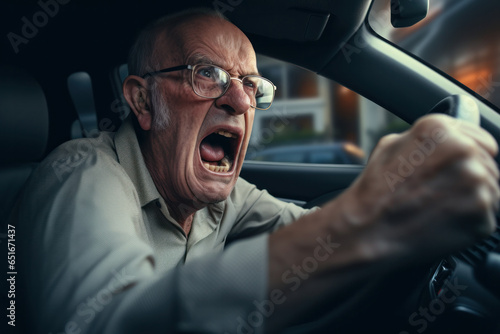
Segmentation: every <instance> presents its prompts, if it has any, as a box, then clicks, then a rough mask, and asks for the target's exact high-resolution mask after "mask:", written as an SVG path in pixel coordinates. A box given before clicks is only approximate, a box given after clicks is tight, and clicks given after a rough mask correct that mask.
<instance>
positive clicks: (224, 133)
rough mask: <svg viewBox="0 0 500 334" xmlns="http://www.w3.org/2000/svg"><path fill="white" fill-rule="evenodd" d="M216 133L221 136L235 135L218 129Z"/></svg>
mask: <svg viewBox="0 0 500 334" xmlns="http://www.w3.org/2000/svg"><path fill="white" fill-rule="evenodd" d="M216 133H217V134H218V135H221V136H224V137H227V138H236V135H233V134H232V133H230V132H227V131H224V130H219V131H217V132H216Z"/></svg>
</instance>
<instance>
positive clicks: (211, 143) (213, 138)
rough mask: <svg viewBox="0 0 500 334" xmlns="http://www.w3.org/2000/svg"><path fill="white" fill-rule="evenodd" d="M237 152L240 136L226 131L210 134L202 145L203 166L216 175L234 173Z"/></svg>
mask: <svg viewBox="0 0 500 334" xmlns="http://www.w3.org/2000/svg"><path fill="white" fill-rule="evenodd" d="M237 151H238V136H237V135H236V134H234V133H231V132H228V131H225V130H218V131H215V132H213V133H211V134H209V135H208V136H206V137H205V138H204V139H203V140H202V141H201V143H200V157H201V161H202V164H203V166H204V167H205V168H206V169H208V170H209V171H212V172H216V173H228V172H230V171H232V167H233V164H234V160H235V158H236V153H237Z"/></svg>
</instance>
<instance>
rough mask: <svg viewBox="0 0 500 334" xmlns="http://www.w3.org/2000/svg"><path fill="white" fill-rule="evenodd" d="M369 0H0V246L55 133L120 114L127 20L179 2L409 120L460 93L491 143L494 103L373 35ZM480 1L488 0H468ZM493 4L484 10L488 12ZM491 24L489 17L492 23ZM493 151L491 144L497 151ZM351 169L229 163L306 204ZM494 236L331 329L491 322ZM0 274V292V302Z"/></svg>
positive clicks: (454, 327)
mask: <svg viewBox="0 0 500 334" xmlns="http://www.w3.org/2000/svg"><path fill="white" fill-rule="evenodd" d="M430 1H431V2H432V1H433V0H430ZM463 1H464V2H467V1H468V0H463ZM374 2H376V1H372V0H326V1H323V0H314V1H311V0H293V1H290V0H273V1H265V0H251V1H250V0H184V1H175V2H172V1H163V2H160V1H148V0H145V1H135V2H129V1H116V0H113V1H108V2H98V1H77V0H74V1H69V0H67V1H62V0H45V1H44V0H40V1H13V0H12V1H7V2H4V3H3V5H2V10H1V14H0V17H1V19H0V29H1V34H2V36H3V37H2V42H1V52H0V128H1V130H0V137H1V139H2V140H1V142H2V144H1V145H0V189H1V191H0V223H1V226H2V227H1V230H0V243H1V245H2V249H4V251H5V249H6V248H5V247H6V240H7V239H6V237H7V232H6V230H7V219H8V217H9V213H10V211H11V210H12V208H13V207H14V205H15V202H16V200H17V198H18V196H19V194H20V192H21V191H22V188H23V185H24V183H25V182H26V180H27V179H28V178H29V175H30V173H31V172H32V171H33V170H34V168H36V166H37V163H38V162H39V161H41V159H43V158H44V157H45V156H46V155H47V154H48V153H49V152H50V151H51V150H53V149H54V148H55V147H57V146H58V145H60V144H61V143H63V142H65V141H67V140H70V139H72V138H78V137H89V136H93V135H95V134H97V133H98V132H99V131H116V129H117V128H118V127H119V126H120V124H121V122H122V121H123V119H124V117H125V115H126V114H127V112H128V107H127V105H126V102H125V100H124V98H123V95H122V93H121V82H122V80H123V78H124V77H125V76H126V74H127V69H126V66H125V65H124V64H125V63H126V62H127V55H128V50H129V48H130V46H131V44H132V43H133V41H134V38H135V36H136V35H137V33H138V31H139V30H140V29H141V28H142V27H144V26H145V25H146V24H147V23H148V22H150V21H152V20H154V19H156V18H158V17H160V16H162V15H166V14H168V13H173V12H176V11H180V10H184V9H187V8H191V7H207V8H212V9H215V10H219V11H221V12H222V13H223V14H224V15H225V16H227V17H228V18H229V19H230V20H231V21H232V22H233V23H234V24H236V25H237V26H238V27H239V28H240V29H242V30H243V31H244V32H245V33H246V34H247V36H248V37H249V38H250V40H251V42H252V44H253V45H254V48H255V50H256V52H257V53H259V54H261V55H264V56H267V57H272V58H275V59H279V60H281V61H284V62H287V63H290V64H294V65H297V66H299V67H301V68H303V69H306V70H308V71H311V72H314V73H317V74H319V75H320V76H322V77H324V78H327V79H329V80H334V81H335V82H337V83H339V84H342V85H343V86H345V87H348V88H349V89H350V90H352V91H355V92H356V93H358V94H360V95H362V96H363V97H364V98H366V99H368V100H371V101H372V102H374V103H375V104H377V105H379V106H380V107H382V108H384V109H386V110H388V111H390V112H391V113H393V114H395V115H397V116H398V117H400V118H401V119H403V120H404V121H406V122H408V123H410V124H412V123H414V122H415V121H416V120H417V119H418V118H419V117H421V116H423V115H426V114H427V113H429V112H444V113H448V114H451V115H453V112H454V111H457V110H459V109H460V108H462V107H463V105H464V104H467V103H471V102H470V101H472V104H474V106H475V108H477V112H478V114H479V115H480V125H481V126H482V127H483V128H484V129H486V130H487V131H488V132H490V133H491V134H492V135H493V136H494V137H495V139H496V140H497V142H499V143H500V114H499V109H498V107H497V106H495V105H494V104H493V103H491V102H490V101H488V100H487V99H485V98H483V97H481V96H480V95H479V94H477V93H476V92H474V91H473V90H471V89H469V88H468V87H466V86H465V85H463V84H461V83H459V82H458V81H456V80H455V79H454V78H452V77H451V76H449V75H447V74H445V73H444V72H442V71H440V70H439V69H437V68H436V67H434V66H433V65H431V64H429V63H427V62H425V61H423V60H421V59H419V58H418V57H417V56H415V55H413V54H411V53H409V52H408V51H405V50H404V49H402V48H401V47H399V46H397V45H395V44H394V43H392V42H390V41H388V40H386V39H384V38H382V37H381V36H380V35H379V34H377V33H376V32H375V31H374V30H373V28H372V27H371V26H370V23H369V22H368V15H369V12H370V9H371V8H372V6H373V5H374ZM385 2H386V5H387V6H389V5H390V4H391V3H393V4H394V3H398V4H399V8H400V11H399V12H398V11H395V12H394V13H393V17H392V20H393V25H396V26H397V25H401V26H408V25H409V26H411V25H412V24H414V23H416V22H418V21H420V20H421V19H422V18H424V17H425V16H426V14H427V12H426V10H427V7H428V1H420V0H418V1H417V0H406V1H405V0H399V1H395V0H393V1H389V0H387V1H385ZM469 2H470V1H469ZM479 2H481V3H487V2H488V1H482V0H481V1H478V2H476V3H479ZM489 3H490V5H491V6H494V5H493V4H491V3H493V2H489ZM419 6H420V7H419ZM485 6H489V5H488V4H485ZM497 7H498V6H497ZM497 7H495V8H496V9H495V10H496V12H495V11H493V10H492V12H493V13H498V9H497ZM405 8H406V11H405ZM495 28H496V29H499V28H498V27H497V26H496V27H491V29H495ZM497 43H498V42H497ZM278 89H279V88H278ZM454 116H455V117H459V118H460V117H465V116H461V115H456V114H455V115H454ZM499 159H500V158H499V157H498V156H497V157H496V161H497V163H499V162H500V161H499ZM363 168H364V166H363V165H362V164H358V165H351V164H345V165H340V164H338V165H330V164H328V165H319V164H300V163H282V162H262V161H251V160H247V161H246V162H245V164H244V166H243V169H242V172H241V176H242V177H243V178H245V179H246V180H248V181H249V182H252V183H254V184H255V185H257V187H259V188H261V189H267V190H268V191H269V192H270V193H271V194H272V195H274V196H276V197H278V198H281V199H284V200H288V201H293V202H295V203H298V204H299V205H303V206H304V207H307V208H311V207H314V206H320V205H322V204H324V203H325V202H327V201H328V200H330V199H333V198H334V197H335V196H337V195H339V194H340V193H342V191H343V190H345V189H346V188H348V187H349V185H350V184H351V183H352V182H353V181H354V180H355V179H356V177H357V176H358V175H359V174H360V173H362V171H363ZM290 180H293V182H291V181H290ZM497 219H498V215H497ZM499 245H500V231H499V229H498V227H497V230H496V232H495V233H494V234H493V235H492V236H491V237H490V238H488V239H485V240H484V241H482V242H480V243H478V244H477V245H476V246H474V247H471V248H470V249H467V250H465V251H463V252H461V253H459V254H455V255H453V256H450V257H448V258H445V259H443V260H442V261H440V262H439V263H436V264H435V265H434V266H433V267H432V268H415V270H416V272H418V274H415V273H414V272H412V273H404V274H402V275H401V277H398V279H397V280H395V281H391V282H387V284H392V285H393V286H394V291H395V295H394V296H380V295H376V296H373V299H374V301H373V305H369V306H366V307H365V309H363V310H360V314H357V315H352V316H350V317H346V323H345V324H343V325H342V326H344V327H342V326H339V331H341V330H344V331H345V332H360V331H367V330H371V331H373V332H376V333H393V332H394V333H422V332H424V331H425V332H426V333H466V332H467V333H468V332H474V333H500V319H499V317H498V314H500V288H499V286H500V285H499V284H498V282H500V255H498V251H499V250H500V248H499ZM456 280H458V281H459V282H461V284H463V285H466V286H467V289H466V290H464V291H463V292H461V293H460V295H459V296H457V298H455V299H454V300H453V301H452V302H449V303H446V304H445V305H444V304H443V306H442V310H441V309H439V312H435V314H434V315H433V316H432V318H430V317H429V318H425V317H423V316H421V315H418V313H415V312H418V310H419V309H420V308H422V307H427V308H429V307H430V306H429V305H431V306H432V305H434V307H437V306H436V305H438V304H436V303H433V301H436V300H439V296H440V292H441V290H442V289H443V287H444V286H445V284H449V282H453V281H456ZM4 284H5V282H2V286H1V288H2V301H3V302H5V303H7V296H6V294H5V293H4V291H6V289H7V288H6V287H4ZM402 290H406V291H405V293H401V291H402ZM2 305H3V304H2ZM438 306H439V307H441V304H439V305H438ZM431 310H432V308H431ZM438 313H439V314H438ZM363 314H366V319H368V321H365V322H363V323H359V319H358V318H357V317H358V316H362V315H363ZM415 314H417V316H415ZM430 319H432V320H430ZM329 325H330V324H328V325H326V324H325V323H323V322H321V323H314V324H307V325H305V326H299V327H297V328H296V329H292V330H291V331H290V332H291V333H295V332H297V333H299V332H311V333H322V332H330V331H329V330H327V329H326V328H331V327H327V326H329Z"/></svg>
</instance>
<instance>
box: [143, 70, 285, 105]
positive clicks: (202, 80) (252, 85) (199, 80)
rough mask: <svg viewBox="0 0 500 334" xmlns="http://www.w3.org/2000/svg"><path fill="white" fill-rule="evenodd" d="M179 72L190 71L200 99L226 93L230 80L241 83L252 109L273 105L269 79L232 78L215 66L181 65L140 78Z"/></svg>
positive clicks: (216, 96)
mask: <svg viewBox="0 0 500 334" xmlns="http://www.w3.org/2000/svg"><path fill="white" fill-rule="evenodd" d="M181 70H191V75H192V76H191V87H193V91H194V92H195V94H196V95H198V96H200V97H204V98H207V99H217V98H219V97H221V96H222V95H224V94H225V93H226V92H227V90H228V89H229V85H230V84H231V80H237V81H239V82H241V83H242V85H243V89H244V91H245V93H246V94H247V95H248V96H249V97H250V106H251V107H252V108H255V109H260V110H267V109H269V108H270V107H271V104H272V103H273V100H274V93H275V91H276V86H275V85H274V84H273V83H272V82H271V81H270V80H269V79H266V78H263V77H261V76H258V75H245V76H244V77H242V78H241V79H240V78H232V77H231V75H230V74H229V73H228V72H227V71H226V70H224V69H222V68H220V67H218V66H215V65H204V64H198V65H181V66H175V67H170V68H166V69H163V70H159V71H155V72H149V73H146V74H144V75H143V76H142V77H143V78H144V79H145V78H147V77H149V76H153V75H156V74H160V73H168V72H174V71H181Z"/></svg>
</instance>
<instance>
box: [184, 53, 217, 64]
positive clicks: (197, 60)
mask: <svg viewBox="0 0 500 334" xmlns="http://www.w3.org/2000/svg"><path fill="white" fill-rule="evenodd" d="M188 64H189V65H198V64H208V65H217V64H216V63H215V62H214V61H213V60H212V59H210V58H209V57H207V56H206V55H204V54H201V53H195V54H194V55H192V56H191V57H189V59H188ZM217 66H219V65H217Z"/></svg>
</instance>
